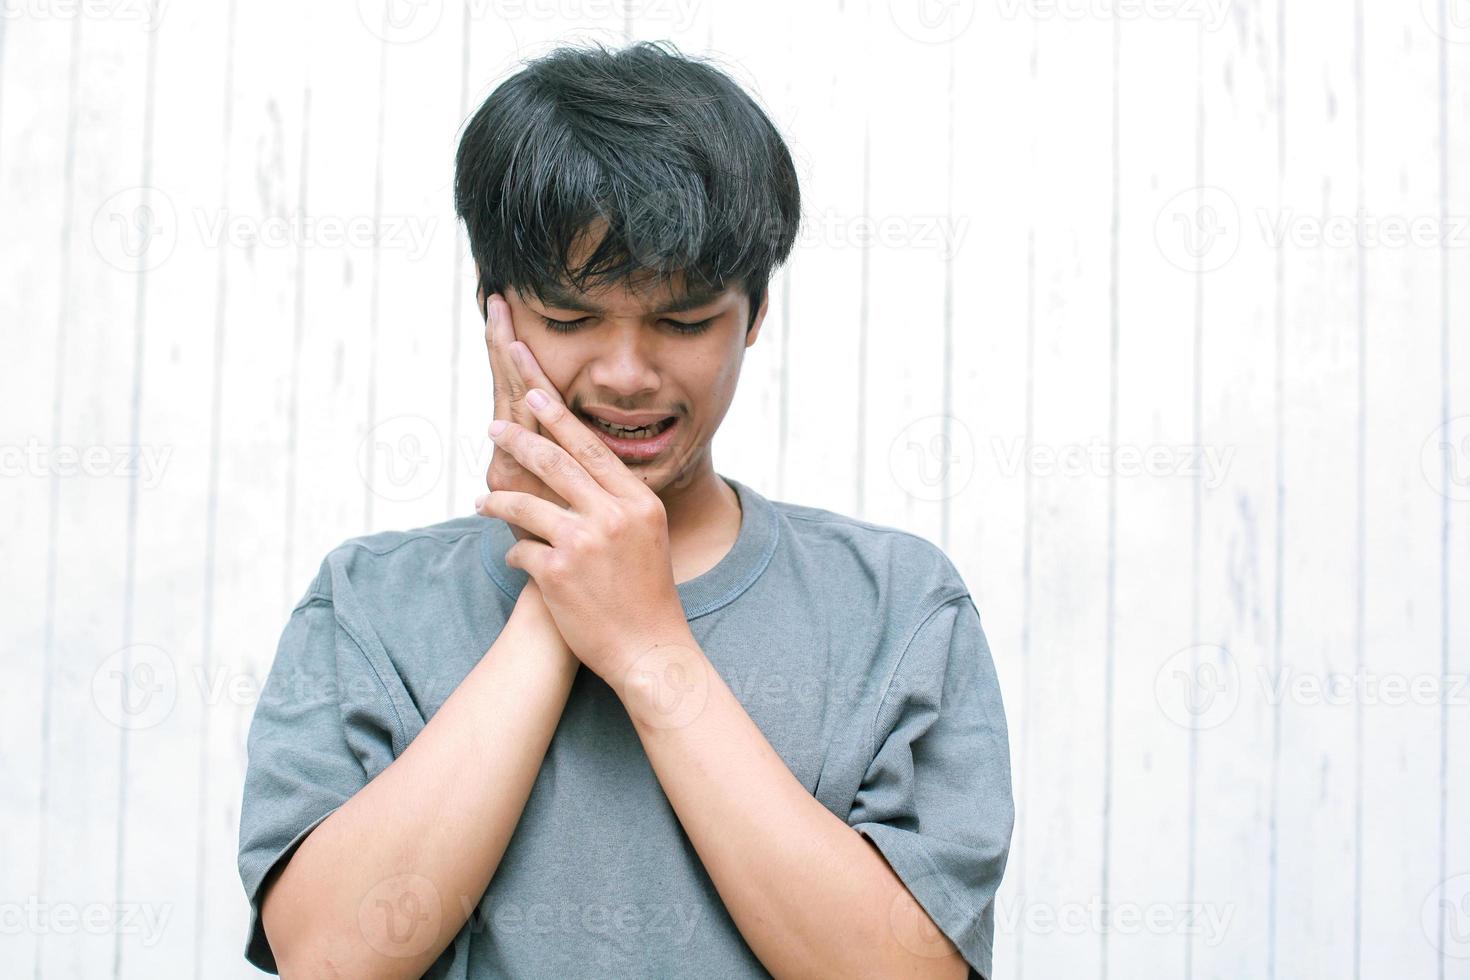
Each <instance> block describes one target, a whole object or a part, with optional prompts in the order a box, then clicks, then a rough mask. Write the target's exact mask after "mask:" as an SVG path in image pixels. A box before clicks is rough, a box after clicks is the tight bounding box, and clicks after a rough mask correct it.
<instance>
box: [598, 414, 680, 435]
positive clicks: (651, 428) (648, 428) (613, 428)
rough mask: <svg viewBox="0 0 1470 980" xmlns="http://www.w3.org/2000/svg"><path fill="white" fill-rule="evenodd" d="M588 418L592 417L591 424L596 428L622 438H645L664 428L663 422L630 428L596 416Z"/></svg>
mask: <svg viewBox="0 0 1470 980" xmlns="http://www.w3.org/2000/svg"><path fill="white" fill-rule="evenodd" d="M590 418H591V419H592V422H593V424H594V425H596V426H597V427H598V428H600V429H603V430H605V431H607V432H609V433H611V434H613V435H615V436H619V437H621V438H623V439H647V438H648V437H649V436H653V435H657V434H658V433H660V432H662V431H663V430H664V429H665V428H666V426H665V424H664V423H663V422H656V423H654V424H653V425H645V426H640V427H638V428H635V429H630V428H628V427H626V426H622V425H618V424H616V423H614V422H605V421H603V420H602V419H600V418H597V417H596V416H590Z"/></svg>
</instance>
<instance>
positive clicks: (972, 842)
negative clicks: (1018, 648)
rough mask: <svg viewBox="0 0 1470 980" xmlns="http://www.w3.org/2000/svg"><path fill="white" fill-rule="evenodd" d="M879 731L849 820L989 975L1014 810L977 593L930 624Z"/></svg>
mask: <svg viewBox="0 0 1470 980" xmlns="http://www.w3.org/2000/svg"><path fill="white" fill-rule="evenodd" d="M872 733H873V744H874V745H875V746H876V747H877V748H876V751H875V753H874V755H873V759H872V762H871V763H870V765H869V766H868V769H867V772H866V773H865V774H864V776H863V780H862V783H861V784H860V786H859V789H858V792H857V796H856V800H855V802H854V805H853V809H852V812H851V814H850V815H849V817H848V824H849V825H851V826H852V827H853V828H854V829H856V830H858V831H859V832H861V833H862V834H864V835H865V836H866V837H868V838H869V839H870V840H871V841H872V842H873V843H874V844H875V845H876V846H877V847H878V849H879V850H880V851H881V852H882V853H883V856H884V857H885V858H886V859H887V861H888V863H889V865H890V866H891V867H892V868H893V870H894V872H895V873H896V874H897V875H898V877H899V878H900V879H901V880H902V881H903V883H904V885H905V886H906V887H907V888H908V890H909V891H910V892H911V893H912V894H913V896H914V898H915V899H916V900H917V901H918V903H919V904H920V905H921V906H923V908H924V911H926V912H927V913H928V914H929V916H930V918H932V919H933V920H934V923H935V925H936V926H938V927H939V929H940V931H941V932H943V933H944V934H945V935H946V936H947V937H949V939H950V941H951V942H953V943H954V944H955V946H956V947H958V948H959V951H960V953H961V954H962V955H963V956H964V958H965V960H966V961H967V962H968V963H969V964H970V969H971V972H970V976H971V977H976V976H978V977H983V978H986V980H988V978H989V977H990V976H991V953H992V948H993V942H994V933H995V896H996V891H997V889H998V888H999V887H1000V881H1001V876H1002V874H1003V873H1004V871H1005V865H1006V857H1007V855H1008V853H1009V851H1010V842H1011V829H1012V826H1013V824H1014V822H1015V808H1014V803H1013V800H1012V795H1011V766H1010V749H1009V743H1008V740H1007V735H1006V722H1005V712H1004V709H1003V707H1002V704H1001V696H1000V686H999V683H998V681H997V679H996V674H995V666H994V664H993V662H992V660H991V656H990V648H989V646H988V644H987V643H986V641H985V635H984V632H983V631H982V629H981V626H980V614H979V612H978V611H977V610H976V609H975V605H974V602H973V601H972V600H971V598H970V597H969V596H968V595H962V596H959V597H957V598H951V599H949V600H947V601H945V602H942V603H941V604H940V605H939V606H938V607H937V608H935V609H934V610H933V612H932V613H930V614H929V615H928V616H927V617H926V618H925V619H924V621H923V622H922V623H921V624H920V626H919V627H918V629H917V631H916V632H915V633H914V635H913V637H912V639H911V640H910V641H909V643H908V646H907V648H906V649H905V651H904V654H903V656H902V657H901V658H900V660H899V662H898V666H897V668H896V669H895V671H894V674H893V677H892V679H891V681H890V682H889V686H888V689H887V691H886V692H885V694H884V696H883V698H882V700H881V701H880V703H879V706H878V711H877V714H876V716H875V718H874V722H873V729H872Z"/></svg>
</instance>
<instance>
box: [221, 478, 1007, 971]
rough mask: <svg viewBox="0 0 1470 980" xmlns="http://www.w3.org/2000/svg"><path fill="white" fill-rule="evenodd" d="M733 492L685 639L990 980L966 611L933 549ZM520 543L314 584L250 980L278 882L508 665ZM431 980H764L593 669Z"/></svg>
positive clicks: (252, 759)
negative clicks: (723, 545) (735, 511)
mask: <svg viewBox="0 0 1470 980" xmlns="http://www.w3.org/2000/svg"><path fill="white" fill-rule="evenodd" d="M722 479H724V480H725V481H726V483H728V484H729V485H730V486H731V487H732V488H733V489H734V490H735V491H736V493H737V494H738V495H739V498H740V504H741V508H742V515H741V524H740V533H739V536H738V537H737V539H736V541H735V544H734V546H733V547H732V549H731V550H730V551H729V553H727V554H726V555H725V557H724V558H722V559H721V560H720V562H719V563H718V564H717V565H715V567H713V568H711V569H710V570H709V571H707V572H705V573H704V574H703V575H700V576H699V577H697V578H695V579H692V580H690V581H688V582H684V583H682V584H680V585H679V586H678V590H679V597H680V599H682V601H683V605H684V610H685V612H686V613H687V615H688V619H689V625H690V628H691V630H692V632H693V634H694V637H695V638H696V639H697V640H698V641H699V644H700V646H701V648H702V649H703V650H704V651H705V653H706V654H707V655H708V656H709V659H710V660H711V662H712V663H713V665H714V666H715V668H716V669H717V670H718V671H719V673H720V676H721V677H722V678H724V680H725V682H726V683H727V684H728V685H729V686H730V688H731V690H732V691H733V692H734V693H735V695H736V696H737V697H738V698H739V699H740V702H741V703H742V704H743V705H744V707H745V710H746V711H747V712H748V713H749V714H750V716H751V718H752V719H753V720H754V721H755V723H756V724H757V725H758V726H759V727H760V729H761V731H762V732H763V733H764V734H765V737H766V739H767V740H768V741H769V742H770V743H771V745H772V747H774V748H775V750H776V751H777V752H778V753H779V754H780V756H781V758H782V759H783V760H784V761H785V762H786V765H787V766H788V767H789V768H790V769H791V771H792V772H793V773H794V774H795V775H796V777H797V778H798V779H799V780H800V781H801V783H802V785H804V786H805V787H806V788H807V789H808V790H809V791H810V792H811V793H812V794H813V795H814V796H815V797H816V798H817V799H818V800H819V801H821V802H822V804H823V805H825V806H826V807H827V809H828V810H830V811H831V812H832V813H834V814H835V815H836V816H838V817H839V818H840V819H842V820H843V821H845V822H846V823H847V824H848V825H849V826H851V827H853V828H855V829H856V830H858V831H860V832H862V833H863V834H865V835H867V837H868V838H870V839H871V840H872V841H873V843H874V844H876V845H877V847H878V849H879V850H880V851H882V853H883V855H884V857H885V858H887V860H888V862H889V864H890V865H892V867H893V869H894V871H895V872H896V873H897V875H898V876H899V878H901V879H902V880H903V882H904V884H905V885H906V886H907V887H908V889H909V891H911V892H912V893H913V894H914V896H915V897H916V898H917V899H918V902H919V904H920V905H922V906H923V907H924V909H925V911H927V912H928V913H929V915H930V917H932V918H933V919H934V921H935V923H936V924H937V925H938V926H939V928H940V930H941V931H943V932H944V933H945V935H947V936H948V937H949V938H950V939H951V940H952V941H953V942H954V943H955V945H956V946H958V947H959V949H960V951H961V952H962V953H963V954H964V957H965V959H966V960H968V961H969V963H970V965H971V968H972V969H971V973H970V976H971V977H974V976H977V975H978V976H984V977H989V976H990V965H991V943H992V936H993V933H994V928H995V894H996V889H997V888H998V887H999V885H1000V881H1001V874H1002V872H1003V871H1004V869H1005V863H1006V855H1007V852H1008V851H1009V848H1010V840H1011V825H1012V820H1013V807H1012V799H1011V778H1010V753H1009V748H1008V744H1007V738H1006V725H1005V715H1004V712H1003V709H1002V706H1001V697H1000V689H999V686H998V685H997V683H996V675H995V668H994V664H993V663H992V660H991V656H990V650H989V647H988V646H987V645H986V641H985V636H984V633H983V632H982V631H981V627H980V617H979V614H978V613H977V611H976V609H975V605H974V603H973V601H972V600H971V598H970V595H969V591H968V589H967V588H966V587H965V584H964V582H963V581H962V580H961V578H960V575H959V573H958V571H957V570H956V569H955V567H954V565H953V564H952V563H951V562H950V561H949V559H948V558H947V557H946V556H945V555H944V553H943V552H942V551H941V550H940V549H939V548H938V547H936V546H935V545H933V544H932V543H930V542H929V541H927V540H925V539H923V538H921V537H918V536H916V535H913V534H910V533H907V532H904V531H900V530H897V529H895V528H891V527H885V526H881V525H876V524H870V523H866V522H864V521H859V520H856V519H854V518H850V517H845V516H842V515H840V514H835V513H833V512H831V511H827V510H821V509H818V508H814V507H805V506H800V505H797V504H790V503H784V502H777V501H771V500H768V499H767V498H765V497H764V496H762V495H761V494H759V493H757V492H756V491H754V490H752V489H751V488H750V487H748V486H746V485H745V484H743V483H741V482H739V481H737V480H734V479H732V478H730V477H722ZM512 543H514V537H513V536H512V534H511V531H510V528H509V526H508V525H507V524H505V523H504V522H503V521H501V520H499V519H496V518H487V517H481V516H479V515H476V514H471V515H468V516H465V517H459V518H455V519H453V520H449V521H445V522H443V523H440V524H434V525H431V526H429V527H423V528H417V529H414V530H410V531H384V532H381V533H377V534H371V535H365V536H362V537H357V538H353V539H350V540H348V541H346V542H344V543H343V544H341V545H340V546H338V547H336V548H334V549H333V550H332V551H331V552H330V553H328V554H327V556H326V558H325V559H324V560H323V561H322V564H321V568H320V570H319V571H318V573H317V576H316V579H315V580H314V581H313V582H312V583H311V586H310V587H309V588H308V589H307V590H306V594H305V595H304V596H302V598H301V601H300V602H299V603H298V604H297V605H296V608H295V609H293V610H292V611H291V616H290V619H289V621H288V622H287V623H286V627H285V630H284V632H283V634H282V636H281V641H280V646H279V648H278V649H277V651H276V658H275V662H274V664H273V665H272V667H271V670H270V675H269V677H268V678H267V681H266V684H265V686H264V688H263V690H262V697H261V700H260V702H259V703H258V705H257V706H256V709H255V715H254V718H253V720H252V722H251V725H250V731H249V736H248V748H249V761H248V765H247V769H246V773H245V789H244V799H243V802H242V804H241V810H240V854H239V867H240V877H241V880H242V882H243V883H244V886H245V892H246V895H247V897H248V898H249V900H250V903H251V907H252V911H251V921H250V935H249V939H248V942H247V945H246V950H245V956H246V958H247V959H248V960H249V961H250V962H251V963H253V964H255V965H256V966H258V967H260V968H261V969H264V970H268V971H271V972H275V969H276V966H275V960H274V957H273V955H272V953H271V950H270V947H269V945H268V943H267V941H266V937H265V933H264V931H263V930H262V928H261V922H260V886H261V883H262V882H263V881H264V879H265V878H266V876H267V874H268V873H269V872H270V870H271V869H272V868H273V867H274V866H276V865H277V864H278V863H281V862H283V861H284V860H285V859H286V858H287V856H288V855H290V854H291V853H292V852H293V850H294V849H295V847H296V845H297V844H298V843H300V841H301V840H302V839H304V838H305V837H306V835H307V834H308V833H309V832H310V831H311V830H312V829H313V828H314V827H316V825H317V824H319V823H320V822H321V821H322V820H323V819H324V818H325V817H327V816H328V815H329V814H330V813H331V812H332V811H333V810H334V809H336V808H337V807H338V806H340V805H341V804H343V803H344V802H346V801H347V799H348V798H350V797H351V796H352V795H353V794H354V793H356V792H357V791H358V790H359V789H361V788H362V787H363V786H364V785H366V784H367V782H368V781H369V780H371V779H372V778H373V777H374V776H376V775H377V774H378V773H379V772H381V771H382V770H383V769H384V768H386V767H387V766H388V765H389V763H391V762H392V761H393V760H394V759H395V758H397V757H398V755H399V754H400V753H402V752H403V750H404V748H405V747H406V746H407V745H408V743H409V742H410V741H412V740H413V738H414V736H416V735H417V734H418V733H419V732H420V731H421V730H422V729H423V727H424V725H425V724H426V723H427V721H428V719H429V718H431V717H433V715H434V712H435V711H437V710H438V709H439V707H440V705H442V704H443V703H444V701H445V700H446V699H447V698H448V697H449V695H450V693H451V692H452V691H453V690H454V689H455V687H457V686H458V685H459V683H460V682H461V681H462V680H463V679H464V677H465V676H466V675H467V674H468V673H469V671H470V669H471V668H472V667H473V666H474V665H475V663H476V662H477V661H478V660H479V659H480V657H482V656H483V655H484V652H485V651H486V650H487V649H489V647H490V646H491V644H492V643H493V642H494V641H495V638H496V636H497V635H498V634H499V631H500V629H501V628H502V627H503V626H504V624H505V622H506V618H507V617H508V616H509V615H510V612H511V609H512V608H513V606H514V604H515V599H516V596H517V595H518V594H519V593H520V589H521V586H522V585H524V584H525V582H526V573H525V572H524V571H522V570H520V569H516V568H511V567H509V566H507V565H506V564H505V561H504V555H505V551H506V549H507V548H509V547H510V545H511V544H512ZM751 858H752V860H760V856H759V855H751ZM931 938H932V937H931ZM910 941H911V942H914V941H915V940H913V939H910ZM927 948H931V949H932V948H933V947H927ZM425 976H428V977H444V978H450V977H453V978H481V977H515V978H518V980H521V978H527V980H529V978H539V977H548V978H551V977H554V978H558V980H564V978H572V977H597V978H602V977H607V976H642V977H674V976H701V977H768V976H770V974H769V973H767V971H766V970H765V969H764V968H763V967H762V965H761V963H760V961H759V960H757V959H756V957H755V955H754V953H752V952H751V950H750V948H749V947H748V946H747V945H746V943H745V941H744V939H743V938H742V937H741V935H740V932H739V930H738V929H737V928H736V926H735V921H734V920H733V919H732V918H731V917H730V914H729V913H728V912H727V911H726V909H725V907H724V905H723V904H722V903H721V901H720V897H719V893H718V892H717V891H716V890H715V887H714V884H713V881H712V880H711V878H710V877H709V875H708V873H707V872H706V871H705V870H704V867H703V865H702V864H701V862H700V859H699V855H698V853H697V852H696V851H695V849H694V847H693V845H692V844H691V843H690V841H689V838H688V836H687V835H686V834H685V833H684V831H683V828H682V827H681V825H680V823H679V820H678V818H677V816H676V815H675V813H674V810H673V808H672V807H671V806H670V804H669V802H668V799H667V798H666V797H665V796H664V794H663V791H662V789H661V788H660V786H659V782H658V779H657V777H656V775H655V774H654V771H653V768H652V766H651V765H650V764H649V762H648V758H647V756H646V755H645V754H644V751H643V746H642V743H641V742H640V741H639V739H638V735H637V733H636V732H635V730H634V728H633V725H632V722H631V721H630V720H629V719H628V716H627V713H626V711H625V710H624V709H623V707H622V704H621V702H620V701H619V700H618V698H617V695H615V694H614V693H613V691H612V690H611V688H609V687H608V686H607V684H606V683H605V682H604V681H603V680H602V679H601V678H599V677H598V676H597V675H596V674H594V673H592V672H591V671H589V670H587V669H586V668H585V667H584V668H581V669H580V670H579V671H578V673H577V676H576V680H575V682H574V684H573V686H572V690H571V695H570V698H569V700H568V702H567V706H566V710H565V712H564V713H563V715H562V717H561V720H560V722H559V724H558V726H557V729H556V733H555V735H554V736H553V738H552V740H551V744H550V747H549V749H548V750H547V753H546V759H545V762H544V764H543V765H542V767H541V771H540V773H539V775H538V776H537V779H536V782H535V784H534V786H533V788H532V790H531V795H530V798H529V799H528V801H527V803H526V807H525V810H524V812H523V814H522V816H521V819H520V822H519V823H518V824H517V826H516V829H515V832H514V834H513V835H512V837H511V840H510V843H509V845H508V847H507V849H506V852H505V855H504V857H503V859H502V860H501V863H500V865H499V867H498V868H497V870H496V872H495V875H494V877H493V878H492V879H491V881H490V885H489V887H488V888H487V889H486V891H485V894H484V896H483V897H482V898H481V900H480V902H479V904H478V905H477V906H476V907H475V909H474V911H473V914H472V915H471V917H470V919H469V921H467V922H466V923H465V926H464V928H463V929H462V930H461V931H460V932H459V934H458V935H457V936H456V937H455V939H454V941H453V942H452V943H451V944H450V945H449V947H448V948H446V949H445V951H444V954H443V955H442V956H441V957H440V958H439V960H438V961H437V962H436V963H435V964H434V965H433V967H432V968H431V969H430V970H429V972H428V973H426V974H425Z"/></svg>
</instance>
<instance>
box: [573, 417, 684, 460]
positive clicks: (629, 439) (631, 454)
mask: <svg viewBox="0 0 1470 980" xmlns="http://www.w3.org/2000/svg"><path fill="white" fill-rule="evenodd" d="M577 414H578V415H579V416H580V417H581V419H582V421H584V422H586V423H587V424H588V426H590V427H591V429H592V431H593V432H596V433H597V436H598V438H599V439H601V440H602V441H603V442H604V443H605V444H606V445H607V447H608V448H609V449H611V450H612V451H613V452H614V453H616V454H617V455H618V457H619V458H621V459H623V460H625V461H627V462H633V463H638V462H645V461H647V460H651V459H653V458H655V457H657V456H658V455H659V454H661V453H662V452H663V451H664V450H665V449H667V448H668V447H669V446H670V445H672V444H673V441H674V436H675V434H676V433H677V432H678V430H679V418H678V416H675V415H670V416H668V417H666V418H664V419H661V420H660V421H658V422H655V423H654V424H652V425H645V426H621V425H615V424H613V423H611V422H604V421H603V420H602V419H599V418H597V417H596V416H592V415H588V414H586V413H585V412H579V413H577Z"/></svg>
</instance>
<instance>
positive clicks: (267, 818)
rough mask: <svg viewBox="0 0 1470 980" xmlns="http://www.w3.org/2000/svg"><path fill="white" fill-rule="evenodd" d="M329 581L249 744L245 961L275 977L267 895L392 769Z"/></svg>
mask: <svg viewBox="0 0 1470 980" xmlns="http://www.w3.org/2000/svg"><path fill="white" fill-rule="evenodd" d="M327 581H329V571H328V569H327V566H326V565H325V564H324V565H323V568H322V572H321V574H320V575H319V576H318V579H317V581H316V582H314V583H313V586H312V588H311V589H310V590H308V593H307V595H306V596H305V597H304V598H303V599H302V600H301V602H300V603H298V604H297V606H296V608H295V609H293V610H292V612H291V616H290V619H289V620H288V621H287V623H286V626H285V629H284V630H283V631H282V633H281V639H280V643H279V645H278V646H277V648H276V656H275V660H274V662H273V663H272V664H271V669H270V673H269V675H268V676H267V678H266V682H265V684H264V685H263V686H262V688H261V695H260V700H259V702H258V703H257V704H256V707H255V713H254V716H253V717H252V718H251V722H250V729H249V733H248V735H247V736H246V747H247V759H246V767H245V787H244V795H243V797H242V799H241V803H240V853H239V870H240V880H241V882H242V883H243V884H244V886H245V895H246V897H247V899H248V900H249V902H250V931H249V936H248V939H247V941H246V946H245V959H246V960H247V961H249V962H250V963H251V964H253V965H254V966H256V967H258V968H260V969H261V970H265V971H266V972H268V973H276V972H278V968H277V966H276V960H275V954H274V953H273V952H272V950H271V948H270V944H269V943H268V942H267V940H266V936H265V930H264V928H263V926H262V923H261V918H260V899H261V886H262V885H263V884H264V882H265V880H266V878H267V877H268V876H269V875H270V873H271V871H272V870H273V869H275V868H276V867H277V866H278V865H284V863H285V861H286V860H287V859H289V857H290V855H291V854H292V853H294V851H295V849H296V847H297V845H299V844H300V843H301V841H303V840H304V839H305V838H306V836H307V835H308V834H309V833H311V831H312V830H314V829H315V828H316V826H317V825H318V824H320V823H321V822H322V821H323V820H324V819H326V817H328V816H329V815H330V814H331V813H332V811H334V810H336V809H337V808H338V807H339V806H341V805H342V804H343V803H345V802H347V800H348V799H350V798H351V797H352V795H353V794H355V793H356V792H357V791H358V790H360V789H361V788H362V787H363V786H365V785H367V783H368V781H369V780H370V779H371V778H372V777H373V776H376V775H377V773H379V772H381V771H382V770H383V769H385V768H387V766H388V765H389V764H390V763H391V762H392V761H393V758H394V749H393V745H394V740H393V731H394V722H393V709H392V706H391V704H390V702H389V700H388V699H387V698H386V696H385V695H384V692H383V691H382V689H381V683H380V681H379V680H378V679H377V678H376V677H375V676H374V673H373V671H372V670H371V669H370V667H369V664H368V661H367V660H366V658H364V656H363V654H362V652H361V650H360V649H359V648H358V647H357V645H356V641H355V640H354V639H353V638H352V636H351V635H349V633H348V631H346V630H344V629H343V628H342V624H341V623H340V622H339V621H338V617H337V615H336V612H335V609H334V603H333V601H332V598H331V595H330V590H329V589H328V588H327V587H326V586H325V585H324V583H325V582H327Z"/></svg>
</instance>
